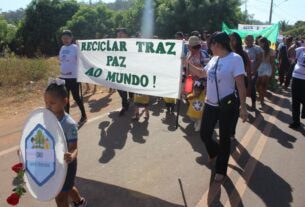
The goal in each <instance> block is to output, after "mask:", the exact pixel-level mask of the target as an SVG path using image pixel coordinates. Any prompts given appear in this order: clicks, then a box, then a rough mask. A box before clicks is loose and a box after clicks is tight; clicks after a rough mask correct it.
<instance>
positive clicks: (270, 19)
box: [269, 0, 273, 24]
mask: <svg viewBox="0 0 305 207" xmlns="http://www.w3.org/2000/svg"><path fill="white" fill-rule="evenodd" d="M272 13H273V0H271V5H270V14H269V24H271V22H272Z"/></svg>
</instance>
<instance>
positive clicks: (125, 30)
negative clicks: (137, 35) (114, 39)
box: [116, 28, 128, 35]
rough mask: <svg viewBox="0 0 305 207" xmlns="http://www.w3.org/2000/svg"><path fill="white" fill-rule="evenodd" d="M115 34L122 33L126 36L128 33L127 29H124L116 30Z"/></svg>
mask: <svg viewBox="0 0 305 207" xmlns="http://www.w3.org/2000/svg"><path fill="white" fill-rule="evenodd" d="M116 32H117V33H118V32H122V33H124V34H127V35H128V32H127V29H126V28H118V29H117V30H116Z"/></svg>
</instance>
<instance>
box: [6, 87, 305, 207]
mask: <svg viewBox="0 0 305 207" xmlns="http://www.w3.org/2000/svg"><path fill="white" fill-rule="evenodd" d="M88 101H89V104H88V105H87V109H88V110H90V112H91V113H90V121H89V122H88V123H87V124H86V125H85V126H83V128H81V129H80V131H79V137H80V139H79V151H80V152H79V159H78V160H79V162H78V163H79V166H78V172H77V180H76V183H77V186H78V187H79V189H80V191H81V193H82V194H83V195H84V196H85V197H86V198H87V199H88V201H89V204H90V207H159V206H160V207H163V206H164V207H180V206H185V203H187V206H189V207H196V206H197V207H203V206H207V202H209V203H211V205H212V206H246V207H252V206H253V207H258V206H268V207H269V206H271V207H273V206H274V207H279V206H280V207H286V206H297V207H303V206H305V204H304V203H305V197H304V196H303V192H304V191H303V189H304V187H305V179H304V175H305V173H304V170H305V162H304V161H303V158H304V157H305V151H304V149H305V130H300V131H293V130H291V129H289V128H288V124H287V123H289V122H290V119H291V118H290V114H291V111H290V98H289V92H285V91H277V92H273V93H270V99H268V100H267V101H266V106H265V107H264V108H263V109H261V110H258V111H256V112H250V114H249V122H247V123H245V124H242V123H239V124H238V130H237V135H236V137H237V138H236V140H232V153H231V158H230V161H229V163H230V167H229V171H228V179H227V180H226V181H225V182H224V183H223V184H222V185H219V184H217V185H216V184H214V183H211V182H210V180H211V178H212V177H213V170H212V171H211V169H209V168H208V167H207V165H206V163H207V153H206V150H205V148H204V145H203V144H202V142H201V140H200V137H199V134H198V133H195V132H194V131H193V127H192V124H191V123H190V121H189V120H188V118H187V117H185V115H184V114H185V111H186V108H185V107H182V116H181V118H180V120H179V128H178V129H177V130H175V116H174V115H169V114H166V112H165V110H164V109H163V108H162V107H161V105H162V104H161V103H157V102H156V101H154V102H153V104H152V106H151V107H150V110H151V111H150V113H151V116H150V119H149V120H148V121H145V120H144V118H141V119H140V121H139V122H132V121H131V120H130V117H131V112H128V113H127V114H126V116H124V117H121V118H119V117H118V111H117V110H116V109H117V108H118V107H119V105H120V100H119V98H118V96H117V94H114V95H112V96H106V97H102V98H99V99H96V98H92V97H90V98H89V97H88ZM76 112H77V109H74V113H73V116H74V117H75V118H78V117H77V113H76ZM16 125H18V124H16ZM18 128H22V123H19V125H18V126H15V127H13V128H12V129H15V131H16V132H12V133H6V131H10V130H8V128H6V130H4V131H3V129H2V128H1V131H0V135H1V134H2V137H0V143H1V146H2V147H1V146H0V147H1V148H0V150H1V151H0V163H1V165H0V178H1V180H2V182H1V187H0V206H1V207H6V206H7V205H6V202H5V199H6V197H7V196H8V195H9V194H10V190H11V189H12V180H13V176H14V173H13V172H12V171H11V170H10V166H11V165H13V164H14V163H15V162H17V156H16V152H15V148H14V146H16V145H17V144H18V130H17V129H18ZM16 137H17V138H16ZM217 137H218V130H217V129H216V130H215V138H216V139H217ZM3 146H5V147H3ZM179 181H180V184H181V185H180V184H179ZM184 198H185V199H184ZM19 206H22V207H40V206H41V207H44V206H48V207H53V206H55V203H54V201H50V202H47V203H39V202H37V201H35V200H34V199H33V198H31V196H30V195H29V194H26V196H25V197H23V198H22V200H21V204H20V205H19Z"/></svg>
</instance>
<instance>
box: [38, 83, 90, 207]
mask: <svg viewBox="0 0 305 207" xmlns="http://www.w3.org/2000/svg"><path fill="white" fill-rule="evenodd" d="M44 100H45V104H46V108H48V109H49V110H51V111H52V112H53V113H54V114H55V116H56V117H57V119H58V121H59V122H60V124H61V126H62V128H63V131H64V134H65V138H66V141H67V143H68V152H67V153H65V155H64V160H65V161H66V162H67V163H68V171H67V176H66V180H65V183H64V186H63V188H62V190H61V192H60V193H59V194H58V195H57V196H56V198H55V200H56V204H57V206H58V207H69V198H70V199H71V200H72V202H73V203H74V206H75V207H85V206H87V201H86V199H85V198H82V197H81V196H80V193H79V191H78V189H77V188H76V187H75V184H74V181H75V176H76V169H77V152H78V150H77V139H78V137H77V123H76V122H75V121H74V120H73V119H72V117H71V116H70V115H69V114H67V113H66V112H65V106H66V104H67V103H68V93H67V90H66V88H65V81H64V80H62V79H55V80H50V81H49V86H48V87H47V89H46V91H45V95H44Z"/></svg>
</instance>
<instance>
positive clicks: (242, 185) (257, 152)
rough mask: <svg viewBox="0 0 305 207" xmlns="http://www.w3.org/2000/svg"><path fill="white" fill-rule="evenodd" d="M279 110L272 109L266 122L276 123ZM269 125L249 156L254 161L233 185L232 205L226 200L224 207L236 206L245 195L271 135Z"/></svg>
mask: <svg viewBox="0 0 305 207" xmlns="http://www.w3.org/2000/svg"><path fill="white" fill-rule="evenodd" d="M283 102H284V101H283V99H282V100H281V101H279V105H282V104H283ZM280 109H281V108H280V107H279V106H278V105H276V106H275V107H274V111H275V113H274V114H272V116H270V117H269V119H268V122H270V123H274V122H275V121H276V118H277V117H276V116H277V114H278V113H279V111H280ZM270 123H268V125H267V126H266V128H265V129H264V133H262V135H261V136H260V137H259V140H258V142H257V144H256V146H255V148H254V150H253V151H252V153H251V154H250V156H252V157H253V158H254V159H251V160H249V162H248V163H247V165H246V166H245V169H244V175H243V176H240V177H239V178H238V181H237V182H236V184H235V189H236V190H234V191H233V192H232V193H231V195H230V197H232V199H231V201H232V203H230V199H229V200H227V202H226V204H225V207H230V206H231V205H232V206H238V204H239V202H240V199H241V198H242V196H243V194H244V193H245V191H246V189H247V183H248V182H249V180H250V178H251V176H252V174H253V172H254V169H255V166H256V163H257V162H258V160H259V158H260V157H261V155H262V153H263V150H264V147H265V145H266V143H267V141H268V136H269V134H270V133H271V130H272V128H273V127H272V124H270ZM267 135H268V136H267ZM237 195H239V196H237Z"/></svg>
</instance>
